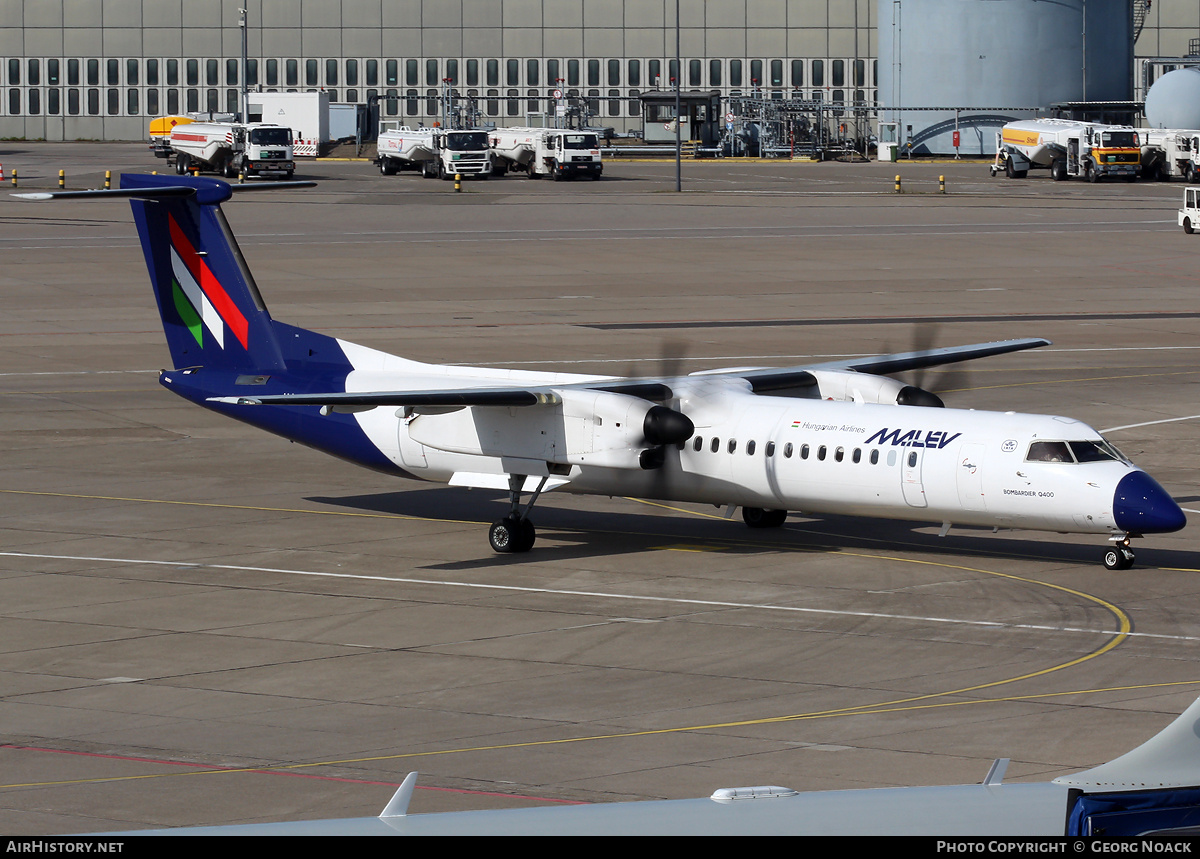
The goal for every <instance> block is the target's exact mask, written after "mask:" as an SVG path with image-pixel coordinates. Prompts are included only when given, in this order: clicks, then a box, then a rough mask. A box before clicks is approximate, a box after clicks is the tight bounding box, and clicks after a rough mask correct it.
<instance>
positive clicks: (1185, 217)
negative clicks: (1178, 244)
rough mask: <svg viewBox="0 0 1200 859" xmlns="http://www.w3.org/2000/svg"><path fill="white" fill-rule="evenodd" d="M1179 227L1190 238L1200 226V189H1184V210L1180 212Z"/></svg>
mask: <svg viewBox="0 0 1200 859" xmlns="http://www.w3.org/2000/svg"><path fill="white" fill-rule="evenodd" d="M1179 226H1181V227H1183V231H1184V232H1185V233H1187V234H1188V235H1189V236H1190V235H1191V234H1192V233H1194V232H1195V231H1196V228H1197V227H1198V226H1200V188H1184V189H1183V208H1182V209H1180V210H1179Z"/></svg>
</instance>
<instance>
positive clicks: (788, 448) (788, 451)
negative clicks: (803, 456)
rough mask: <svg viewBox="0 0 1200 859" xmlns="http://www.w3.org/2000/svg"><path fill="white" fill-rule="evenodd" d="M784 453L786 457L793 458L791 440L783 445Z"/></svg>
mask: <svg viewBox="0 0 1200 859" xmlns="http://www.w3.org/2000/svg"><path fill="white" fill-rule="evenodd" d="M783 455H784V458H786V459H791V456H792V443H791V442H790V441H789V442H788V443H787V444H785V445H784V446H783Z"/></svg>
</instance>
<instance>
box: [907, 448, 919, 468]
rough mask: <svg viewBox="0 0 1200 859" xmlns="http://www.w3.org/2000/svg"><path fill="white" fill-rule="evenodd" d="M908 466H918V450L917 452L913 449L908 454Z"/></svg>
mask: <svg viewBox="0 0 1200 859" xmlns="http://www.w3.org/2000/svg"><path fill="white" fill-rule="evenodd" d="M908 467H909V468H916V467H917V452H916V451H915V450H913V451H909V454H908Z"/></svg>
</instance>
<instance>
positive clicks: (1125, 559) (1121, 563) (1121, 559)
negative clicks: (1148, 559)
mask: <svg viewBox="0 0 1200 859" xmlns="http://www.w3.org/2000/svg"><path fill="white" fill-rule="evenodd" d="M1133 562H1134V554H1133V550H1132V549H1130V548H1129V547H1128V546H1113V547H1112V548H1111V549H1106V550H1105V552H1104V567H1105V569H1109V570H1128V569H1129V568H1130V567H1132V566H1133Z"/></svg>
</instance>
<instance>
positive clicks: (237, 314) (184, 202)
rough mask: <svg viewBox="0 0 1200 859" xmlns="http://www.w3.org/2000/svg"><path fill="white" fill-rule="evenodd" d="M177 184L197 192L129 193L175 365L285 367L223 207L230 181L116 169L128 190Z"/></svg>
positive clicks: (273, 369) (246, 368)
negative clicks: (119, 170) (142, 194)
mask: <svg viewBox="0 0 1200 859" xmlns="http://www.w3.org/2000/svg"><path fill="white" fill-rule="evenodd" d="M181 185H184V186H188V187H193V188H195V189H196V192H195V193H194V194H191V195H188V196H173V197H160V196H153V197H151V196H147V197H146V198H139V197H134V198H132V199H131V200H130V205H131V207H132V209H133V219H134V223H135V224H136V225H137V230H138V236H139V237H140V239H141V243H142V252H143V253H144V254H145V257H146V266H147V268H148V269H149V272H150V282H151V284H152V286H153V287H154V294H155V298H156V299H157V301H158V310H159V313H160V315H161V316H162V322H163V330H164V332H165V334H166V337H167V346H168V348H169V349H170V351H171V359H172V361H173V362H174V366H175V367H176V368H184V367H211V368H214V369H226V370H239V371H246V372H255V373H267V372H278V371H281V370H283V369H284V360H283V356H282V354H281V352H280V349H279V344H278V341H277V340H276V338H275V333H274V330H273V328H272V324H271V316H270V314H269V313H268V312H267V308H266V304H265V303H264V302H263V300H262V296H261V295H260V294H259V291H258V286H257V285H256V284H255V283H254V278H253V276H252V275H251V274H250V270H249V268H248V267H247V265H246V261H245V259H244V258H243V257H242V252H241V250H240V249H239V248H238V245H237V240H236V239H235V238H234V236H233V231H232V230H231V229H230V228H229V223H228V222H227V221H226V220H225V215H224V213H223V212H222V211H221V203H223V202H224V201H225V200H228V199H229V198H230V197H231V196H232V190H231V189H230V187H229V185H227V184H226V183H224V182H220V181H217V180H215V179H200V178H194V177H180V176H146V175H135V174H125V175H123V176H122V177H121V188H122V189H125V190H133V189H143V188H144V189H146V190H148V191H152V190H153V189H157V188H166V187H175V188H178V187H179V186H181Z"/></svg>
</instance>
